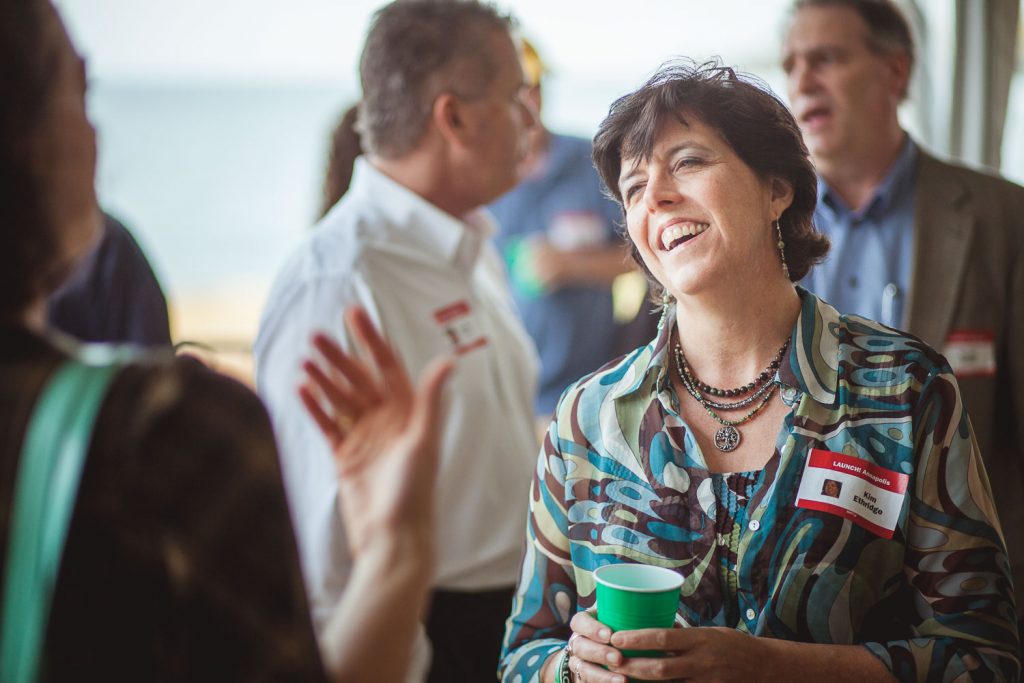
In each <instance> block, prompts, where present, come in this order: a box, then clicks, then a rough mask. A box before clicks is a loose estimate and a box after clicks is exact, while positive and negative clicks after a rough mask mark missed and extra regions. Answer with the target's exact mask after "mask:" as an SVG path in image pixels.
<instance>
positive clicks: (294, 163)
mask: <svg viewBox="0 0 1024 683" xmlns="http://www.w3.org/2000/svg"><path fill="white" fill-rule="evenodd" d="M0 1H3V0H0ZM55 2H56V4H57V6H58V8H59V9H60V11H61V14H62V15H63V17H64V19H65V22H66V24H67V26H68V30H69V32H70V33H71V37H72V39H73V41H74V42H75V45H76V47H77V48H78V50H79V51H80V52H81V53H82V54H83V56H84V57H85V58H86V61H87V64H88V73H89V81H90V93H89V110H90V115H91V117H92V118H93V120H94V123H95V124H96V127H97V129H98V131H99V142H100V157H99V171H98V188H99V195H100V198H101V202H102V203H103V205H104V207H105V208H107V209H108V210H110V211H111V212H112V213H115V214H116V215H118V216H119V217H120V218H122V219H124V220H125V221H126V222H127V224H128V225H129V227H131V228H132V230H133V231H134V233H135V235H136V236H137V237H138V238H139V240H140V242H141V243H142V245H143V247H144V248H145V249H146V251H147V253H148V254H149V257H150V260H151V261H152V262H153V265H154V267H155V269H156V271H157V274H158V276H159V277H160V279H161V280H162V282H163V284H164V288H165V290H166V291H167V293H168V295H169V298H170V299H171V302H172V315H173V321H174V324H175V333H176V335H177V336H179V338H180V337H181V336H188V337H193V338H204V339H209V338H232V339H243V340H244V339H250V338H251V336H252V334H253V333H254V331H255V326H256V320H257V318H258V315H259V310H260V308H261V307H262V302H263V297H264V296H265V293H266V291H267V289H268V287H269V284H270V281H271V279H272V277H273V275H274V274H275V273H276V272H277V270H278V269H279V268H280V266H281V264H282V262H283V260H284V258H285V257H286V255H287V254H288V253H289V252H290V251H292V250H293V249H294V248H295V247H296V246H297V245H298V244H299V243H300V242H301V240H302V239H303V238H304V236H305V235H306V234H308V231H309V230H310V226H311V225H312V224H313V222H314V221H315V218H316V216H317V213H318V208H319V206H318V205H319V201H320V196H319V193H320V186H321V182H322V177H323V170H324V167H325V160H326V154H327V141H328V139H329V135H330V131H331V127H332V125H333V122H334V120H335V118H336V117H337V116H338V114H339V113H340V112H341V111H342V110H343V109H344V107H346V106H347V105H349V104H351V103H352V102H353V101H354V100H355V99H356V97H357V96H358V83H357V67H356V64H357V60H358V55H359V51H360V49H361V46H362V42H363V37H364V35H365V32H366V29H367V27H368V25H369V22H370V18H371V16H372V13H373V12H374V10H375V9H376V8H377V7H379V6H380V4H381V3H380V2H378V1H377V0H372V1H371V0H290V2H288V3H283V2H279V1H274V2H271V1H269V0H55ZM919 2H920V3H921V6H922V7H923V8H925V9H926V10H928V11H929V12H930V17H929V19H930V22H929V23H930V30H931V31H932V32H933V33H935V34H938V35H940V36H941V35H945V34H948V33H949V30H950V24H949V17H950V12H949V8H950V7H951V6H952V5H951V2H952V0H919ZM497 4H498V6H499V7H501V8H503V9H506V10H508V11H511V12H512V13H513V14H514V15H515V16H516V17H517V18H518V20H519V23H520V27H521V30H522V32H523V34H524V35H525V36H526V37H528V38H529V39H530V40H531V41H532V42H533V43H534V44H535V46H536V47H537V49H538V51H539V52H540V54H541V56H542V58H543V59H544V60H545V62H546V63H547V65H548V67H549V70H550V75H549V77H548V79H547V80H546V81H545V91H544V112H543V118H544V121H545V123H546V125H547V126H548V127H549V128H551V129H553V130H556V131H559V132H565V133H572V134H576V135H580V136H583V137H591V136H592V135H593V133H594V131H595V130H596V128H597V125H598V123H599V122H600V121H601V119H603V118H604V116H605V114H606V113H607V110H608V106H609V104H610V103H611V102H612V101H613V100H614V99H615V98H617V97H619V96H621V95H623V94H625V93H627V92H630V91H631V90H633V89H635V88H636V87H637V86H638V85H640V84H641V83H642V82H643V81H644V80H646V78H647V77H648V76H649V75H650V74H651V73H652V72H653V71H654V70H655V69H656V68H657V66H658V65H659V64H661V63H662V62H663V61H665V60H667V59H669V58H671V57H674V56H679V55H687V56H690V57H693V58H696V59H706V58H709V57H712V56H720V57H721V58H722V59H723V61H724V62H725V63H726V64H728V65H730V66H734V67H737V68H739V69H740V70H742V71H746V72H750V73H753V74H755V75H758V76H760V77H761V78H763V79H764V80H766V81H767V82H768V83H769V85H771V86H772V87H773V88H774V89H775V90H776V92H779V93H780V94H781V93H782V90H781V88H782V87H783V85H784V83H783V81H782V73H781V70H780V69H779V68H778V65H777V62H778V54H779V43H780V40H781V35H782V30H783V24H784V20H785V12H786V8H787V7H788V5H789V0H711V1H708V0H636V1H635V2H632V3H627V2H625V1H624V0H505V1H503V2H498V3H497ZM936 49H937V54H931V55H925V56H923V59H922V60H921V67H920V69H919V72H922V73H924V74H925V78H928V79H929V80H931V81H934V82H936V83H937V84H938V85H939V86H941V83H942V81H943V80H944V75H945V74H948V71H949V70H948V68H946V62H945V61H944V60H948V58H949V50H943V48H942V42H941V40H940V41H938V43H937V48H936ZM1018 82H1020V83H1021V85H1018V86H1017V87H1016V88H1015V91H1014V94H1013V95H1012V96H1011V97H1012V98H1013V99H1012V102H1011V107H1010V113H1009V115H1008V121H1007V128H1008V139H1011V140H1021V141H1024V76H1022V75H1019V76H1018ZM940 97H941V93H940ZM908 123H910V122H908ZM909 129H910V130H912V131H914V130H915V129H914V127H913V125H912V123H911V124H910V128H909ZM1004 150H1008V151H1006V152H1004V156H1005V157H1006V158H1007V159H1009V160H1011V161H1012V163H1013V164H1014V165H1013V166H1012V168H1011V167H1010V166H1007V168H1006V170H1007V172H1009V173H1010V174H1011V176H1014V177H1018V179H1024V142H1021V143H1020V144H1018V145H1017V146H1016V147H1013V148H1008V147H1007V146H1006V145H1004ZM1015 174H1016V175H1015Z"/></svg>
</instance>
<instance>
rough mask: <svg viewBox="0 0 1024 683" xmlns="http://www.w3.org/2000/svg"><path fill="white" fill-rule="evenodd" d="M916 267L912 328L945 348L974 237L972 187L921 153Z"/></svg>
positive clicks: (910, 311)
mask: <svg viewBox="0 0 1024 683" xmlns="http://www.w3.org/2000/svg"><path fill="white" fill-rule="evenodd" d="M914 216H915V218H914V263H913V269H912V271H911V278H912V281H913V283H912V286H911V289H910V302H909V304H910V305H909V309H908V313H907V319H906V323H905V324H906V327H907V330H908V331H909V332H910V333H911V334H913V335H915V336H917V337H920V338H922V339H923V340H924V341H926V342H928V343H929V344H930V345H931V346H933V347H935V348H937V349H941V348H942V346H943V344H944V343H945V340H946V336H947V334H948V332H949V326H950V323H951V321H952V319H953V312H954V309H955V308H956V302H957V300H958V298H959V297H958V296H957V294H958V292H959V291H960V286H961V281H962V279H963V274H964V268H965V265H966V263H967V257H968V252H969V250H970V246H971V236H972V235H973V233H974V224H975V216H974V207H973V202H972V198H971V194H970V191H969V189H968V188H967V187H966V186H965V185H964V184H963V183H961V182H960V181H959V179H958V178H957V177H956V176H955V175H952V174H950V173H948V172H947V171H946V169H945V168H944V164H942V163H941V162H939V161H938V160H936V159H935V158H934V157H932V156H930V155H928V154H925V153H924V151H923V150H922V151H921V153H920V156H919V157H918V168H917V188H916V191H915V196H914Z"/></svg>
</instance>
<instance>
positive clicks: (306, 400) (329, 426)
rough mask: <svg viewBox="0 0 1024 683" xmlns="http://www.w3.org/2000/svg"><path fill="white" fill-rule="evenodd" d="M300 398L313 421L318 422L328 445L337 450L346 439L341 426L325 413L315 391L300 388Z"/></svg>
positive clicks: (304, 386)
mask: <svg viewBox="0 0 1024 683" xmlns="http://www.w3.org/2000/svg"><path fill="white" fill-rule="evenodd" d="M299 398H300V399H301V400H302V404H303V405H304V406H306V411H307V412H308V413H309V414H310V415H311V416H312V417H313V421H314V422H316V424H317V426H318V427H319V428H320V431H321V432H323V434H324V436H325V437H327V441H328V443H330V444H331V447H332V448H336V447H337V446H338V444H340V443H341V442H342V440H343V439H344V438H345V435H344V433H343V432H342V430H341V426H340V425H339V424H338V423H337V422H335V421H334V420H332V419H331V418H330V417H329V416H328V415H327V413H326V412H324V409H323V408H321V407H320V402H319V401H318V400H317V397H316V396H315V395H314V393H313V390H312V389H311V388H310V387H309V386H308V385H305V384H303V385H302V386H300V387H299Z"/></svg>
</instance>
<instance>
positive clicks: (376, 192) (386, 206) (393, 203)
mask: <svg viewBox="0 0 1024 683" xmlns="http://www.w3.org/2000/svg"><path fill="white" fill-rule="evenodd" d="M349 192H351V193H353V195H355V194H362V195H364V196H365V197H366V198H367V199H368V200H369V201H371V202H372V204H373V206H374V207H375V208H376V209H377V210H378V211H380V213H382V214H383V215H384V218H385V219H386V220H387V221H388V222H389V223H390V224H391V225H392V226H393V227H394V228H396V229H397V230H399V231H404V232H406V233H407V235H405V236H404V237H407V238H408V239H410V240H413V241H415V242H416V243H417V244H418V245H419V246H420V247H421V248H422V249H423V250H424V251H428V252H431V253H434V254H435V255H437V256H438V257H440V258H443V259H445V260H448V261H450V262H451V263H453V264H455V265H456V266H459V267H460V268H463V269H466V270H469V269H471V268H472V267H473V265H474V264H475V263H476V260H477V258H478V257H479V256H480V252H481V249H482V248H483V245H484V243H486V241H487V240H488V239H490V238H491V236H492V235H493V234H494V232H495V225H494V219H493V218H491V216H490V214H489V213H487V212H486V211H485V210H484V209H474V210H472V211H470V212H469V213H467V214H466V215H465V216H463V217H462V220H460V219H458V218H455V217H454V216H452V215H451V214H449V213H447V212H445V211H443V210H442V209H440V208H438V207H437V206H435V205H433V204H431V203H430V202H428V201H427V200H426V199H424V198H423V197H421V196H419V195H418V194H416V193H415V192H413V191H412V190H410V189H409V188H407V187H406V186H405V185H402V184H401V183H399V182H397V181H396V180H393V179H392V178H390V177H389V176H387V175H385V174H384V173H383V172H381V171H380V170H379V169H378V168H377V167H375V166H374V165H373V164H371V163H370V161H369V160H368V159H367V158H366V157H363V156H360V157H358V158H356V161H355V164H354V166H353V169H352V185H351V188H350V190H349Z"/></svg>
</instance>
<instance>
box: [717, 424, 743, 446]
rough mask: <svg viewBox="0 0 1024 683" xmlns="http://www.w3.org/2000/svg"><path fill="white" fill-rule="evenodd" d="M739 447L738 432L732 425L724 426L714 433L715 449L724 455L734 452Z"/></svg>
mask: <svg viewBox="0 0 1024 683" xmlns="http://www.w3.org/2000/svg"><path fill="white" fill-rule="evenodd" d="M739 445H740V430H738V429H736V428H735V427H733V426H732V425H725V426H724V427H722V428H721V429H719V430H718V431H717V432H715V448H717V449H718V450H720V451H723V452H725V453H728V452H729V451H734V450H736V447H737V446H739Z"/></svg>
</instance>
